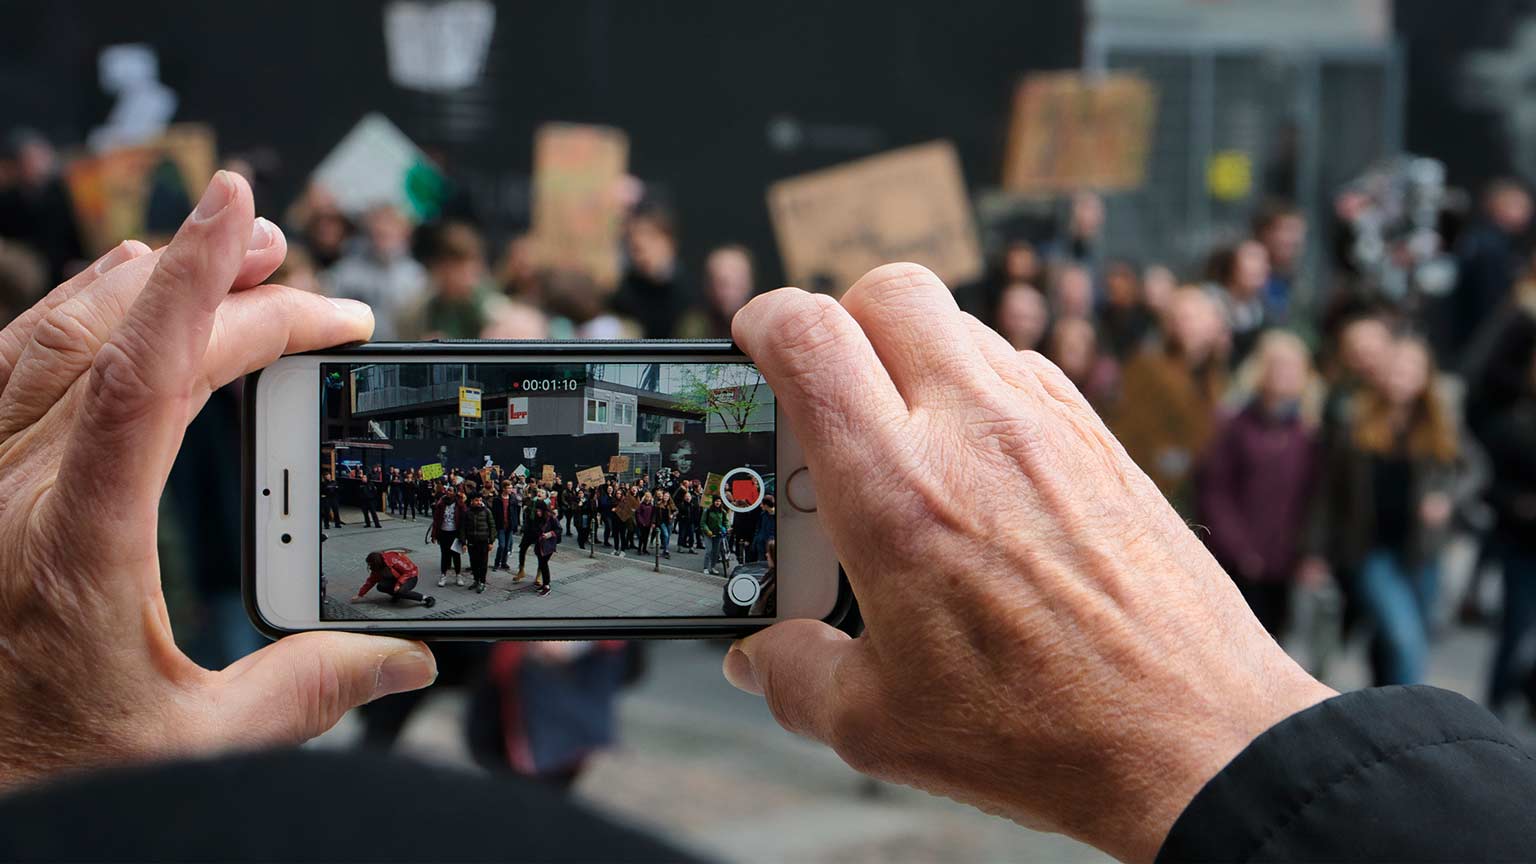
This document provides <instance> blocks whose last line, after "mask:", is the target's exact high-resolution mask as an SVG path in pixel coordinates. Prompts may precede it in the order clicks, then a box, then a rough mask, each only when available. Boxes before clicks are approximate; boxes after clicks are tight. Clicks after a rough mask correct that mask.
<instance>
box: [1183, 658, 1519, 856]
mask: <svg viewBox="0 0 1536 864" xmlns="http://www.w3.org/2000/svg"><path fill="white" fill-rule="evenodd" d="M1533 795H1536V762H1533V760H1532V759H1531V757H1530V756H1529V755H1527V754H1526V753H1525V752H1524V751H1523V750H1522V749H1521V747H1520V745H1519V743H1518V742H1517V741H1516V740H1515V739H1514V737H1513V736H1511V735H1510V733H1509V732H1508V730H1506V729H1505V728H1504V726H1503V725H1502V724H1501V723H1499V721H1498V720H1497V719H1496V718H1494V717H1493V715H1491V714H1489V713H1488V712H1487V711H1485V710H1483V709H1482V708H1481V707H1480V706H1478V705H1476V704H1475V703H1473V702H1471V701H1470V700H1468V699H1466V698H1465V697H1462V696H1460V695H1458V694H1456V693H1452V692H1449V691H1446V690H1440V689H1437V688H1434V687H1382V688H1375V689H1370V690H1360V691H1356V692H1352V693H1346V694H1343V695H1340V696H1336V697H1334V698H1332V699H1328V700H1326V701H1324V702H1321V703H1319V704H1317V705H1314V706H1312V707H1311V708H1308V709H1306V710H1305V711H1301V712H1299V713H1297V714H1295V715H1293V716H1291V717H1288V718H1286V719H1285V720H1283V721H1281V722H1280V723H1278V724H1276V725H1275V726H1274V727H1273V728H1271V729H1269V730H1268V731H1267V732H1265V733H1264V734H1263V735H1260V736H1259V737H1258V738H1256V739H1255V740H1254V741H1253V742H1252V743H1250V744H1249V745H1248V746H1247V747H1246V748H1245V749H1244V750H1243V751H1242V752H1241V753H1239V754H1238V755H1237V757H1236V758H1235V759H1233V760H1232V762H1231V763H1230V764H1228V765H1227V767H1225V768H1224V769H1222V771H1221V772H1220V773H1219V774H1217V775H1216V776H1215V777H1214V778H1212V779H1211V780H1210V782H1208V783H1206V785H1205V787H1204V788H1203V789H1201V790H1200V792H1199V793H1198V794H1197V795H1196V796H1195V797H1194V799H1193V800H1192V801H1190V803H1189V806H1188V807H1186V808H1185V810H1184V812H1183V814H1182V815H1180V816H1179V819H1178V821H1176V822H1175V823H1174V826H1173V828H1172V830H1170V831H1169V833H1168V837H1167V838H1166V839H1165V840H1164V841H1163V847H1162V849H1161V851H1160V852H1159V853H1158V859H1157V860H1158V861H1263V860H1298V859H1306V860H1320V859H1341V858H1347V859H1352V860H1394V859H1395V860H1454V859H1458V858H1459V859H1461V860H1493V859H1497V858H1501V857H1503V856H1501V855H1500V854H1499V852H1500V850H1504V849H1510V848H1524V850H1525V852H1526V854H1529V853H1530V851H1531V850H1532V849H1536V845H1533V844H1536V837H1533V836H1532V835H1533V834H1536V827H1533V825H1532V822H1533V820H1532V819H1531V817H1530V811H1529V810H1528V809H1527V808H1528V807H1530V806H1531V805H1532V803H1533V801H1536V798H1533ZM1501 820H1503V821H1504V824H1502V825H1501V824H1500V822H1501ZM1509 820H1512V822H1511V821H1509ZM1469 829H1470V830H1469ZM1511 843H1516V844H1520V845H1519V846H1510V845H1508V844H1511Z"/></svg>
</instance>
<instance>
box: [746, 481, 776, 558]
mask: <svg viewBox="0 0 1536 864" xmlns="http://www.w3.org/2000/svg"><path fill="white" fill-rule="evenodd" d="M758 507H759V509H760V510H761V511H762V512H761V515H760V516H759V517H758V520H757V530H756V531H755V532H754V533H753V535H752V550H751V557H750V558H749V559H748V560H751V561H763V560H767V559H766V556H767V554H768V553H767V549H768V547H770V546H771V545H773V542H774V540H776V539H778V535H779V527H778V508H777V505H776V504H775V502H774V498H773V496H772V495H764V496H763V501H762V503H761V504H759V505H758Z"/></svg>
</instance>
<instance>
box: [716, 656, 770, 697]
mask: <svg viewBox="0 0 1536 864" xmlns="http://www.w3.org/2000/svg"><path fill="white" fill-rule="evenodd" d="M724 672H725V680H727V681H729V682H731V686H732V687H735V688H736V689H737V690H745V691H746V692H748V693H751V694H753V695H754V696H761V695H763V688H762V687H761V686H759V685H758V683H757V673H756V672H754V671H752V661H751V660H749V659H748V658H747V653H746V652H745V651H743V650H741V649H740V648H737V647H736V646H735V645H732V646H731V650H729V651H727V652H726V653H725V666H724Z"/></svg>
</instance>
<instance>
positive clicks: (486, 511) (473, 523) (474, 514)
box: [459, 504, 496, 545]
mask: <svg viewBox="0 0 1536 864" xmlns="http://www.w3.org/2000/svg"><path fill="white" fill-rule="evenodd" d="M459 536H460V537H463V538H464V542H465V543H479V544H486V545H489V544H490V543H492V542H494V541H495V539H496V520H495V519H494V518H492V516H491V510H490V508H489V507H486V506H485V505H484V504H481V505H480V506H479V507H470V508H469V515H468V516H467V517H465V520H464V528H463V529H462V530H461V531H460V532H459Z"/></svg>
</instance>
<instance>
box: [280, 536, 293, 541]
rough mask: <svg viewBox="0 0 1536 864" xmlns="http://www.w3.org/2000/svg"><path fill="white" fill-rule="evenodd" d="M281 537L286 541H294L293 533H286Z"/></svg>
mask: <svg viewBox="0 0 1536 864" xmlns="http://www.w3.org/2000/svg"><path fill="white" fill-rule="evenodd" d="M280 539H281V540H282V541H283V542H284V543H292V542H293V535H292V534H284V535H283V536H282V537H281V538H280Z"/></svg>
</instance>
